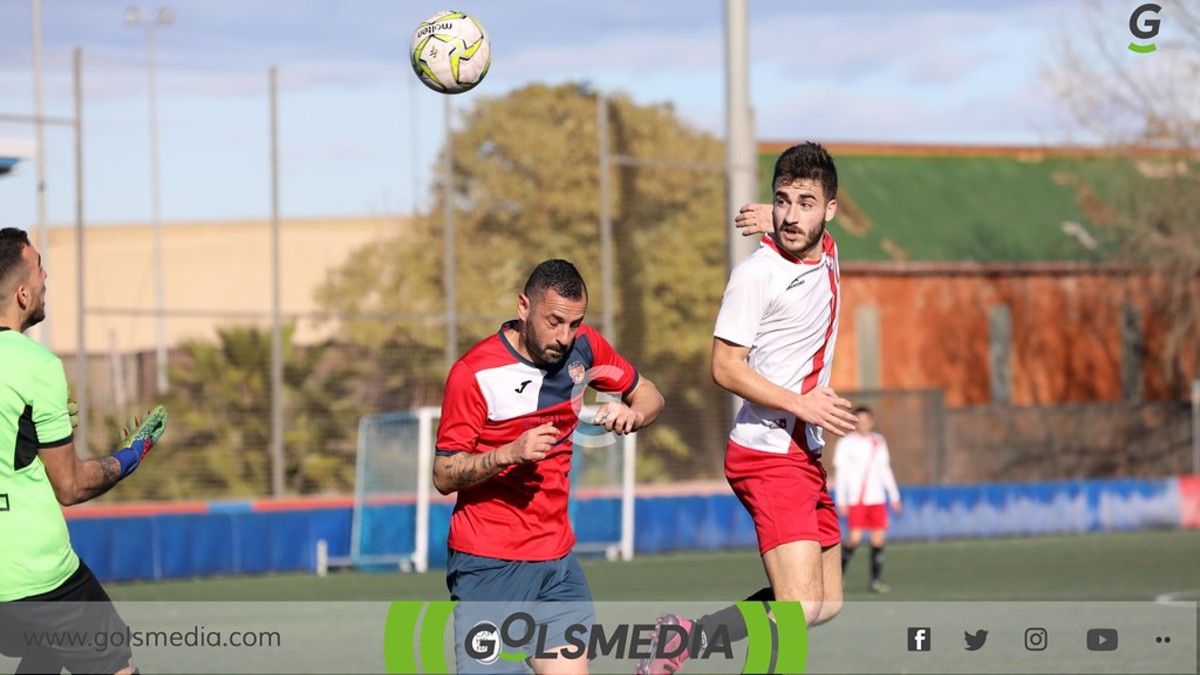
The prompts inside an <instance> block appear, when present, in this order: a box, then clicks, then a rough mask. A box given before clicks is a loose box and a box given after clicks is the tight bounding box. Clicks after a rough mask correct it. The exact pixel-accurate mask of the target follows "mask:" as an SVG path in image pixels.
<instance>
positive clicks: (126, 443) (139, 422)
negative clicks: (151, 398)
mask: <svg viewBox="0 0 1200 675" xmlns="http://www.w3.org/2000/svg"><path fill="white" fill-rule="evenodd" d="M166 428H167V411H166V409H165V408H163V407H162V406H158V407H157V408H155V409H154V410H152V411H150V412H148V413H146V416H145V418H144V419H138V418H137V417H134V418H131V419H130V422H129V425H128V426H127V427H126V428H125V429H124V430H122V431H123V434H122V436H123V438H122V441H121V447H119V448H118V449H117V450H116V452H114V453H113V454H111V455H109V456H107V457H101V458H99V459H87V460H82V459H80V458H79V454H78V453H77V452H76V450H75V441H74V440H71V441H68V442H66V443H64V444H62V445H58V446H55V447H52V448H42V449H41V450H40V451H39V452H38V457H40V458H41V460H42V464H43V466H45V468H46V477H47V478H49V479H50V486H51V487H52V488H53V489H54V496H55V497H57V498H58V503H59V504H62V505H63V506H71V505H72V504H79V503H82V502H86V501H88V500H89V499H95V498H96V497H99V496H100V495H102V494H104V493H105V492H108V491H109V490H111V489H112V487H113V486H114V485H116V484H117V483H119V482H121V480H122V479H124V478H125V477H126V476H128V475H129V474H131V473H133V472H134V470H135V469H137V468H138V466H140V465H141V462H142V460H143V459H144V458H145V457H146V454H147V453H148V452H150V448H152V447H153V446H154V445H155V444H156V443H157V442H158V439H159V438H160V437H162V434H163V432H164V431H166Z"/></svg>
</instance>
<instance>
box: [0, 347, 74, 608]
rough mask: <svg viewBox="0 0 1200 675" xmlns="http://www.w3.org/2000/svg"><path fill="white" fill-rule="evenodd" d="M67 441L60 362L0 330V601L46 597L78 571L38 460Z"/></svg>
mask: <svg viewBox="0 0 1200 675" xmlns="http://www.w3.org/2000/svg"><path fill="white" fill-rule="evenodd" d="M70 440H71V421H70V419H69V417H68V414H67V378H66V375H65V374H64V373H63V367H62V361H59V359H58V357H57V356H55V355H54V353H53V352H51V351H50V350H48V349H46V348H45V347H43V346H41V345H40V344H38V343H37V342H34V341H33V340H31V339H30V338H28V337H26V336H25V335H23V334H21V333H19V332H17V331H14V330H8V329H0V601H4V600H16V599H19V598H25V597H28V596H31V595H37V594H39V593H45V592H46V591H51V590H54V589H55V588H58V587H59V586H60V585H61V584H62V583H63V582H64V581H66V580H67V578H68V577H70V576H71V575H72V574H74V573H75V570H77V569H78V568H79V557H78V556H76V555H75V551H73V550H72V549H71V538H70V536H69V535H68V533H67V521H66V519H65V518H63V514H62V508H61V507H60V506H59V504H58V499H57V498H56V497H55V496H54V488H53V487H52V486H51V485H50V479H49V478H48V477H47V476H46V467H45V466H44V465H43V464H42V460H41V458H40V457H39V456H38V450H40V449H41V448H49V447H54V446H58V445H62V444H64V443H66V442H68V441H70Z"/></svg>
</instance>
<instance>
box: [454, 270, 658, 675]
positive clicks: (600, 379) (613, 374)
mask: <svg viewBox="0 0 1200 675" xmlns="http://www.w3.org/2000/svg"><path fill="white" fill-rule="evenodd" d="M587 300H588V296H587V286H586V285H585V284H584V282H583V278H582V277H581V276H580V275H579V272H578V270H576V269H575V266H574V265H572V264H571V263H569V262H567V261H565V260H547V261H545V262H543V263H541V264H540V265H538V266H537V267H536V268H535V269H534V270H533V273H532V274H531V275H530V276H529V280H528V281H527V282H526V283H525V288H524V291H523V292H522V293H521V294H520V295H519V296H518V297H517V317H518V318H517V319H516V320H515V321H509V322H507V323H505V324H504V325H503V326H501V327H500V330H499V331H498V332H497V333H496V334H495V335H492V336H491V337H488V338H486V339H484V340H483V341H481V342H479V343H478V344H476V345H475V346H474V347H472V348H471V349H470V350H468V351H467V353H466V354H464V355H463V356H462V358H460V359H459V360H458V361H457V362H456V363H455V364H454V366H453V367H452V368H451V369H450V375H449V376H448V378H447V380H446V391H445V396H444V398H443V401H442V418H441V424H440V426H439V427H438V436H437V457H436V459H435V461H434V466H433V480H434V486H435V487H436V488H437V490H438V491H439V492H441V493H442V494H449V493H451V492H457V493H458V501H457V503H456V504H455V507H454V512H453V514H452V515H451V518H450V538H449V541H448V544H449V549H450V557H449V562H448V565H447V575H446V583H447V586H449V588H450V597H451V599H452V600H460V601H468V602H507V603H533V602H539V603H540V602H544V601H552V602H556V603H558V602H562V603H569V604H571V605H573V606H576V607H585V608H586V610H585V611H575V610H566V609H562V610H551V616H549V617H545V616H539V617H538V618H544V619H545V620H546V622H547V623H550V624H551V630H550V631H549V635H550V636H551V637H552V639H553V637H554V636H555V635H556V630H555V627H556V626H557V627H565V626H568V625H570V624H573V623H580V624H584V625H590V621H591V616H590V614H591V609H590V608H591V591H590V590H589V588H588V584H587V580H586V579H585V578H584V575H583V571H582V570H581V569H580V567H579V563H578V562H577V561H576V560H575V557H574V556H573V555H572V554H571V548H572V547H573V546H574V544H575V534H574V532H573V531H572V529H571V523H570V521H569V519H568V517H567V501H568V493H569V489H570V481H569V479H568V476H567V474H568V472H569V471H570V469H571V436H572V434H573V433H574V431H575V427H576V425H578V423H579V421H580V419H579V416H578V415H579V411H580V407H581V403H582V396H583V391H584V387H587V386H590V387H592V388H594V389H596V390H598V391H601V392H605V393H609V394H613V395H616V396H619V397H620V401H609V402H606V403H604V404H603V405H601V406H600V408H599V410H598V411H597V412H596V414H595V417H594V418H593V419H591V420H588V421H590V422H591V423H593V424H597V425H603V427H604V428H605V429H606V430H608V431H610V432H613V433H616V434H628V433H632V432H635V431H637V430H639V429H641V428H643V427H645V426H647V425H649V424H650V423H652V422H653V421H654V419H655V418H656V417H658V414H659V412H660V411H661V410H662V408H663V397H662V395H661V394H660V393H659V391H658V388H657V387H655V386H654V383H653V382H651V381H650V380H649V379H647V378H645V377H642V376H640V375H639V373H638V372H637V370H636V369H634V367H633V366H632V365H630V363H629V362H628V361H626V360H625V358H624V357H622V356H621V355H620V354H618V353H617V351H616V350H614V349H613V348H612V346H611V345H610V344H609V343H608V341H607V340H605V339H604V337H603V336H601V335H600V333H599V332H597V331H596V330H595V329H593V328H592V327H590V326H588V325H586V324H584V323H583V318H584V314H585V313H586V312H587ZM564 607H565V605H564ZM456 625H457V626H459V628H460V629H464V630H465V629H470V628H472V627H473V626H474V625H477V623H476V624H470V622H468V621H466V620H461V619H460V620H458V623H457V624H456ZM557 635H558V636H559V637H561V635H562V633H561V632H560V631H559V632H557ZM456 642H458V643H459V644H458V645H457V648H458V652H459V653H458V658H459V664H458V665H459V671H460V672H462V671H464V670H475V671H482V672H500V669H502V668H505V667H506V666H507V667H509V668H511V667H513V666H514V665H515V666H517V667H520V668H523V666H521V664H519V663H517V664H513V663H512V662H509V661H507V660H506V659H499V660H493V659H486V658H485V659H480V658H478V657H477V656H475V655H472V654H467V653H466V652H465V651H464V649H463V646H462V644H461V643H462V642H463V641H462V640H458V641H456ZM545 646H546V647H548V648H549V650H548V653H555V652H557V651H561V650H562V649H563V648H564V647H566V646H567V645H566V644H565V643H562V642H560V643H557V644H547V645H545ZM489 661H490V662H489ZM528 661H529V663H530V665H531V666H532V667H533V669H534V671H535V672H538V673H548V672H554V673H568V672H571V673H586V672H587V667H588V660H587V658H586V656H585V657H584V658H574V659H561V658H560V659H556V658H538V657H536V656H532V655H531V656H530V657H529V659H528Z"/></svg>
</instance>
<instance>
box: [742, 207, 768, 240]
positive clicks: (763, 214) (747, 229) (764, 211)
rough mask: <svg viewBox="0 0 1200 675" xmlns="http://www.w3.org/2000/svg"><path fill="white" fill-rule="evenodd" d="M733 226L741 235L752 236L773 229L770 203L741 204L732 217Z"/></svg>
mask: <svg viewBox="0 0 1200 675" xmlns="http://www.w3.org/2000/svg"><path fill="white" fill-rule="evenodd" d="M733 226H734V227H736V228H737V229H739V230H741V231H742V236H743V237H753V236H755V235H759V234H766V233H768V232H774V231H775V222H774V221H773V220H772V218H771V205H770V204H743V205H742V208H741V209H739V210H738V214H737V215H736V216H734V218H733Z"/></svg>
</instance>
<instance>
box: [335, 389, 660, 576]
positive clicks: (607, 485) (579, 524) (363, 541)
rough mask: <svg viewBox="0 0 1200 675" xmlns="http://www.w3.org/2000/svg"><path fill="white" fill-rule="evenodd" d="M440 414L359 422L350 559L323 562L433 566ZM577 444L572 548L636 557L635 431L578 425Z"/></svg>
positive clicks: (430, 411)
mask: <svg viewBox="0 0 1200 675" xmlns="http://www.w3.org/2000/svg"><path fill="white" fill-rule="evenodd" d="M440 417H441V409H440V408H436V407H423V408H417V409H415V410H411V411H407V412H394V413H383V414H377V415H368V416H366V417H363V418H362V419H361V420H360V421H359V425H358V443H357V458H356V461H355V486H354V502H353V513H352V518H351V527H350V555H349V556H348V557H347V558H345V559H328V560H327V563H326V564H328V565H330V566H337V565H352V566H355V567H360V568H370V567H375V568H384V567H387V568H399V569H402V570H407V571H414V572H424V571H426V570H427V569H428V568H429V562H430V551H429V546H430V542H431V541H434V542H442V541H445V535H446V533H445V532H432V531H431V522H433V520H434V519H432V518H431V512H432V509H433V508H435V503H434V494H435V491H434V490H433V478H432V475H433V458H434V455H435V452H436V447H435V442H436V437H437V422H438V420H439V419H440ZM574 441H575V443H574V450H573V454H572V461H571V500H570V504H569V512H570V516H571V522H572V527H573V528H574V530H575V534H576V537H577V540H578V541H577V543H576V546H575V551H576V552H579V553H599V554H603V555H604V556H605V557H607V558H609V559H610V560H632V559H633V548H634V508H635V499H634V481H635V473H636V472H635V468H636V467H635V462H636V458H637V434H629V435H626V436H617V435H615V434H610V433H607V432H604V431H603V429H599V428H597V427H594V426H592V425H587V424H580V428H579V429H578V430H577V431H576V434H575V437H574ZM447 506H448V505H447ZM437 520H438V522H444V520H445V519H442V518H439V519H437ZM318 558H321V556H318ZM318 571H320V570H318Z"/></svg>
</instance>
